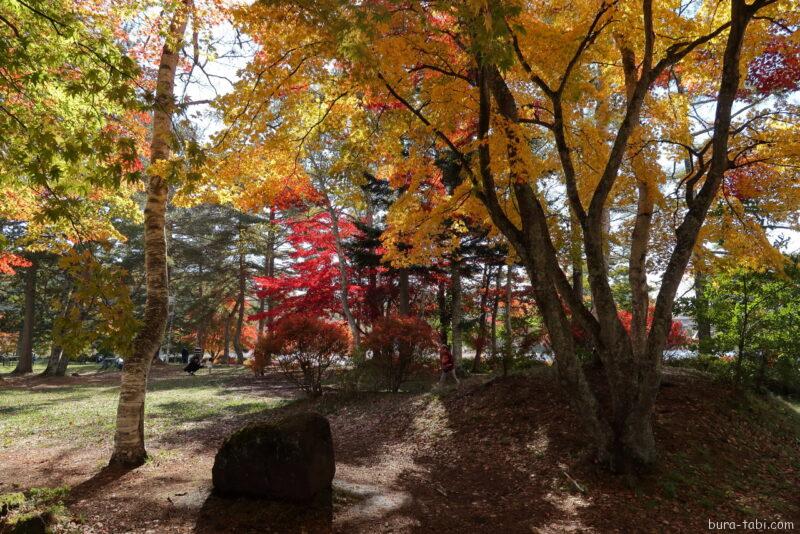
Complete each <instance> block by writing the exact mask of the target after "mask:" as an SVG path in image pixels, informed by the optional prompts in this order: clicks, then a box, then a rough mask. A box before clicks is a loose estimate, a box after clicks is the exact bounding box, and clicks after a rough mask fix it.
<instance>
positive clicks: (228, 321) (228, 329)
mask: <svg viewBox="0 0 800 534" xmlns="http://www.w3.org/2000/svg"><path fill="white" fill-rule="evenodd" d="M238 309H239V301H236V304H234V305H233V308H231V311H230V312H228V316H227V317H226V318H225V348H224V352H223V360H224V362H223V363H224V364H225V365H227V364H228V363H229V361H230V357H231V323H232V322H233V316H234V315H236V311H237V310H238Z"/></svg>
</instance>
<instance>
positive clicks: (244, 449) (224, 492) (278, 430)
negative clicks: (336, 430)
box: [212, 413, 336, 501]
mask: <svg viewBox="0 0 800 534" xmlns="http://www.w3.org/2000/svg"><path fill="white" fill-rule="evenodd" d="M335 471H336V464H335V463H334V458H333V438H332V437H331V427H330V424H329V423H328V420H327V419H326V418H325V417H323V416H321V415H319V414H316V413H303V414H299V415H293V416H290V417H287V418H286V419H283V420H281V421H278V422H276V423H258V424H254V425H250V426H247V427H244V428H242V429H241V430H238V431H236V432H234V433H233V434H231V435H230V436H229V437H228V439H226V440H225V442H224V443H223V444H222V447H221V448H220V450H219V452H217V456H216V457H215V458H214V468H213V470H212V480H213V483H214V491H215V492H216V493H217V495H221V496H226V497H256V498H264V499H273V500H281V501H311V500H312V499H313V498H314V497H315V496H316V495H317V494H319V493H321V492H323V491H329V490H330V488H331V482H332V481H333V475H334V473H335Z"/></svg>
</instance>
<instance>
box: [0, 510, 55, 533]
mask: <svg viewBox="0 0 800 534" xmlns="http://www.w3.org/2000/svg"><path fill="white" fill-rule="evenodd" d="M55 523H56V518H55V516H54V515H53V514H52V513H51V512H50V511H46V512H30V513H27V514H22V515H18V516H16V517H14V518H13V519H12V520H11V521H9V523H8V524H6V525H2V526H0V532H2V533H3V534H6V533H8V534H47V533H48V532H51V528H50V527H52V526H53V525H54V524H55Z"/></svg>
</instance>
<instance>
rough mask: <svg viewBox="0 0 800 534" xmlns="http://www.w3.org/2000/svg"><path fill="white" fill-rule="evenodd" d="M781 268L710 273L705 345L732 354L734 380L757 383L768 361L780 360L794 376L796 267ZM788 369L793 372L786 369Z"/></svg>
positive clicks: (798, 297)
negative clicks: (709, 334) (708, 333)
mask: <svg viewBox="0 0 800 534" xmlns="http://www.w3.org/2000/svg"><path fill="white" fill-rule="evenodd" d="M787 260H789V261H790V264H789V265H788V266H787V268H786V269H785V271H784V272H783V273H778V272H774V271H755V270H753V269H748V268H743V267H738V268H732V269H728V270H725V271H721V272H719V273H717V274H715V275H714V276H713V277H711V278H710V280H709V286H708V288H707V292H706V298H707V299H708V317H709V320H710V323H711V325H712V326H713V332H714V335H713V337H712V339H711V342H710V343H709V346H708V347H707V348H709V349H711V350H712V351H713V352H714V353H716V354H726V353H731V352H734V353H735V360H734V363H733V366H732V367H733V376H732V377H731V378H732V379H733V381H734V383H735V384H736V385H737V386H738V385H742V384H743V383H744V382H748V383H754V384H755V386H756V387H760V386H761V385H762V384H763V383H764V381H765V378H766V374H767V368H768V366H772V365H774V364H775V363H777V362H779V361H780V362H785V363H786V364H788V365H787V367H788V368H789V369H793V374H794V375H795V376H798V374H800V373H798V354H800V346H799V345H798V342H797V340H798V339H800V338H799V337H798V335H799V334H800V332H798V325H800V321H798V319H799V318H800V290H798V284H797V280H798V269H797V265H796V263H795V261H794V260H790V259H789V258H787ZM789 374H792V373H789Z"/></svg>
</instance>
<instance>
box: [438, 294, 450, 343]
mask: <svg viewBox="0 0 800 534" xmlns="http://www.w3.org/2000/svg"><path fill="white" fill-rule="evenodd" d="M446 291H447V290H446V288H445V285H444V282H439V287H438V289H437V292H436V303H437V306H438V308H439V341H441V342H442V343H444V344H447V336H448V334H449V332H450V328H449V327H448V325H449V324H450V312H449V311H448V310H447V293H446Z"/></svg>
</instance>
